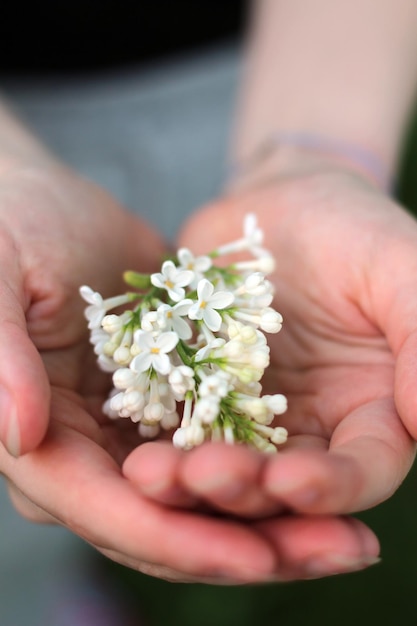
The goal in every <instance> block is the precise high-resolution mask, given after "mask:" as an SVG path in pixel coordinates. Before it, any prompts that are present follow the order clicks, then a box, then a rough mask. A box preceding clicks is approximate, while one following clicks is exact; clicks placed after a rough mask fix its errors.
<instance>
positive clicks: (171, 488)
mask: <svg viewBox="0 0 417 626" xmlns="http://www.w3.org/2000/svg"><path fill="white" fill-rule="evenodd" d="M183 459H184V452H182V451H181V450H178V449H176V448H174V447H173V445H172V443H170V442H158V441H152V442H149V443H145V444H143V445H141V446H138V447H137V448H136V449H135V450H133V452H131V454H130V455H129V456H128V457H127V458H126V460H125V462H124V463H123V467H122V471H123V475H124V476H125V477H126V478H127V479H128V480H129V481H130V482H131V483H132V484H134V485H135V486H136V487H137V488H138V489H139V490H140V492H141V493H142V494H143V495H145V496H147V497H148V498H151V499H152V500H154V501H155V502H160V503H161V504H167V505H170V506H176V507H187V508H192V507H195V505H196V504H197V502H198V498H196V496H195V495H193V494H192V493H191V492H188V491H187V489H186V488H184V486H183V485H182V484H181V482H180V478H179V470H180V466H181V463H182V461H183Z"/></svg>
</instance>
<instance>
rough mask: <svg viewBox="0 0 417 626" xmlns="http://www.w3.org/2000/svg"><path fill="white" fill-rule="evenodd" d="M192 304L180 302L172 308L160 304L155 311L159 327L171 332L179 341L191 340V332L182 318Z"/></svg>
mask: <svg viewBox="0 0 417 626" xmlns="http://www.w3.org/2000/svg"><path fill="white" fill-rule="evenodd" d="M192 304H193V301H192V300H181V301H180V302H177V304H174V306H170V305H169V304H161V305H160V306H159V307H158V309H157V319H158V323H159V326H160V327H161V328H162V329H164V330H173V331H174V332H175V333H177V335H178V337H179V338H180V339H191V337H192V335H193V331H192V329H191V326H190V325H189V324H188V323H187V322H186V320H184V319H183V317H184V316H185V315H187V314H188V311H189V310H190V307H191V305H192Z"/></svg>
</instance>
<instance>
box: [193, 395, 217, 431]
mask: <svg viewBox="0 0 417 626" xmlns="http://www.w3.org/2000/svg"><path fill="white" fill-rule="evenodd" d="M219 410H220V398H219V397H218V396H214V395H211V396H205V397H204V398H201V399H200V400H198V401H197V402H196V404H195V407H194V413H193V417H194V418H195V419H197V420H198V421H199V422H203V423H204V424H211V422H213V421H214V420H215V419H216V417H217V416H218V414H219Z"/></svg>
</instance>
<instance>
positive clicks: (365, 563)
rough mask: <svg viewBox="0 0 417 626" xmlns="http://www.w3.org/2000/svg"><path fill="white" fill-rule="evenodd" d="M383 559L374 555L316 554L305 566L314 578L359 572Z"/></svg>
mask: <svg viewBox="0 0 417 626" xmlns="http://www.w3.org/2000/svg"><path fill="white" fill-rule="evenodd" d="M380 562H381V559H380V558H379V557H374V556H362V557H350V556H346V555H337V554H328V555H326V556H316V557H314V558H312V559H310V560H309V561H308V562H307V563H306V564H305V566H304V570H305V571H306V572H307V574H309V575H311V577H312V578H319V577H320V576H332V575H335V574H348V573H349V572H358V571H360V570H363V569H365V568H367V567H370V566H371V565H376V564H377V563H380Z"/></svg>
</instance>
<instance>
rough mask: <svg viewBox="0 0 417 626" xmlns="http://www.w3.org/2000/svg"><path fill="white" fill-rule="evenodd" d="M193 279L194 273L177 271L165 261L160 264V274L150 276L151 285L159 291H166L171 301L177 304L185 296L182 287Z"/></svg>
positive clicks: (176, 268) (171, 263) (169, 262)
mask: <svg viewBox="0 0 417 626" xmlns="http://www.w3.org/2000/svg"><path fill="white" fill-rule="evenodd" d="M193 279H194V272H192V271H191V270H183V269H178V267H176V266H175V265H174V263H173V262H172V261H165V262H164V263H163V264H162V268H161V272H160V273H157V274H151V283H152V285H154V286H155V287H159V288H160V289H166V290H167V291H168V295H169V297H170V298H171V300H174V302H179V300H182V298H183V297H184V294H185V290H184V287H186V286H187V285H189V284H190V283H191V282H192V280H193Z"/></svg>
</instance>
